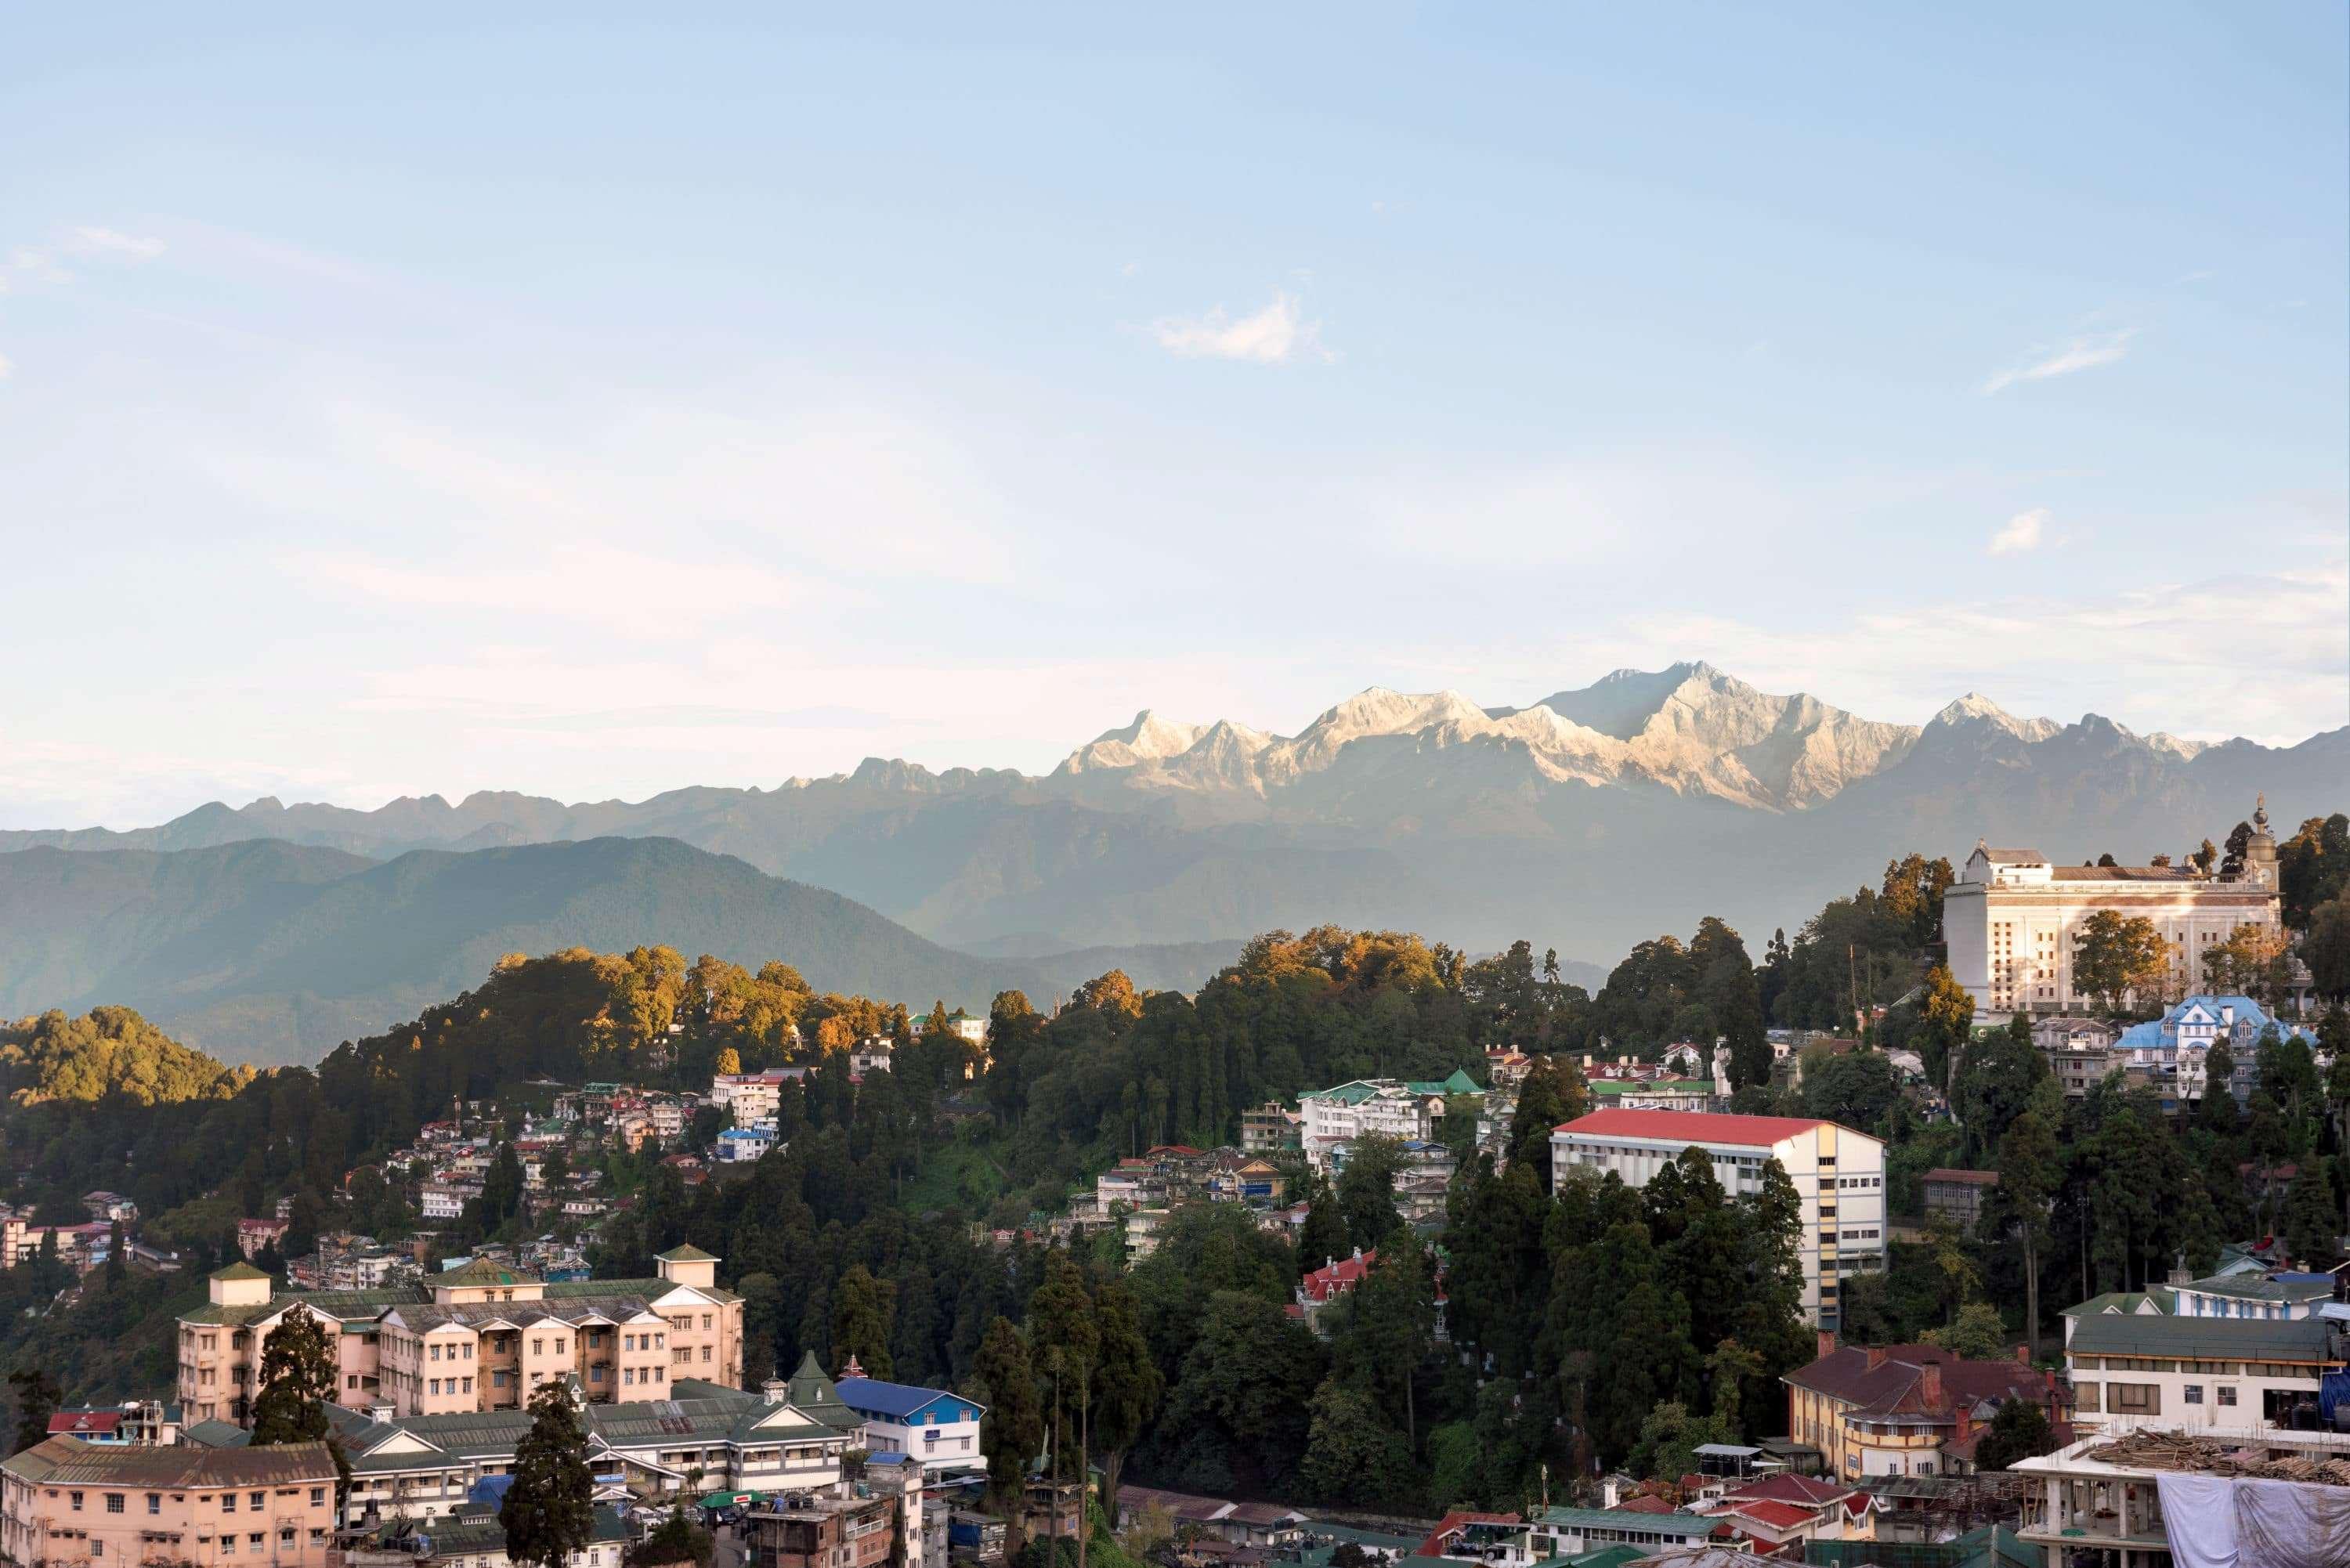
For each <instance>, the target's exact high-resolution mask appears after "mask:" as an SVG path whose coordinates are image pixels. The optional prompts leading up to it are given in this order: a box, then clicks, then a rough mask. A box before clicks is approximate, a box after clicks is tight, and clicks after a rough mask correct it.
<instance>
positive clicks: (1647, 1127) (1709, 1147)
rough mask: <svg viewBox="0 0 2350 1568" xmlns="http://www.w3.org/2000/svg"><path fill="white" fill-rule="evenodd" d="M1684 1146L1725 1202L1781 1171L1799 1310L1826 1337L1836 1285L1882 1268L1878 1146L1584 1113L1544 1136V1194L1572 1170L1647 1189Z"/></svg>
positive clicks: (1797, 1125)
mask: <svg viewBox="0 0 2350 1568" xmlns="http://www.w3.org/2000/svg"><path fill="white" fill-rule="evenodd" d="M1550 1147H1551V1176H1552V1186H1553V1189H1554V1190H1555V1189H1556V1186H1557V1183H1558V1182H1560V1181H1562V1180H1565V1179H1569V1178H1568V1172H1570V1171H1572V1170H1574V1169H1575V1168H1583V1169H1586V1170H1589V1171H1592V1172H1593V1173H1595V1174H1597V1175H1603V1176H1604V1175H1606V1174H1607V1173H1608V1172H1610V1171H1613V1172H1614V1173H1615V1174H1616V1175H1617V1177H1619V1178H1621V1179H1622V1180H1623V1182H1624V1185H1625V1186H1627V1187H1633V1188H1640V1187H1646V1186H1647V1185H1648V1181H1649V1179H1651V1178H1652V1177H1654V1176H1655V1175H1656V1174H1657V1172H1659V1170H1662V1169H1663V1168H1665V1167H1666V1166H1667V1165H1669V1164H1670V1163H1671V1162H1673V1161H1674V1160H1676V1159H1678V1158H1680V1155H1681V1151H1682V1150H1684V1149H1687V1148H1690V1147H1696V1148H1699V1149H1701V1150H1703V1151H1704V1153H1705V1155H1706V1158H1707V1159H1708V1160H1709V1161H1711V1164H1712V1167H1713V1174H1714V1176H1715V1178H1716V1179H1719V1180H1720V1181H1721V1186H1722V1189H1723V1190H1724V1191H1726V1192H1728V1193H1729V1194H1730V1196H1731V1197H1732V1198H1743V1197H1750V1196H1752V1195H1753V1194H1755V1193H1758V1192H1760V1191H1761V1190H1762V1189H1763V1172H1764V1169H1765V1168H1766V1167H1767V1166H1768V1165H1769V1163H1770V1162H1771V1161H1772V1160H1774V1159H1775V1160H1777V1161H1778V1162H1779V1165H1780V1168H1782V1169H1783V1170H1784V1171H1786V1173H1787V1178H1788V1179H1789V1180H1790V1181H1792V1182H1793V1183H1794V1188H1795V1195H1796V1197H1797V1198H1798V1199H1801V1200H1802V1202H1803V1206H1804V1208H1803V1215H1804V1218H1803V1241H1802V1244H1801V1245H1802V1255H1803V1264H1804V1312H1805V1313H1807V1314H1810V1316H1811V1318H1812V1321H1813V1323H1814V1324H1816V1325H1817V1326H1819V1327H1821V1328H1825V1329H1834V1328H1835V1326H1836V1325H1837V1324H1838V1322H1839V1320H1840V1319H1841V1317H1842V1308H1841V1307H1840V1305H1839V1304H1838V1303H1839V1301H1840V1298H1841V1295H1842V1289H1841V1286H1842V1282H1843V1280H1844V1279H1845V1278H1846V1276H1847V1275H1850V1274H1854V1273H1873V1272H1882V1271H1883V1270H1884V1268H1885V1232H1886V1220H1885V1145H1884V1144H1883V1143H1882V1142H1880V1141H1878V1140H1877V1139H1876V1138H1873V1137H1869V1136H1868V1135H1867V1134H1866V1133H1859V1132H1855V1131H1853V1130H1852V1129H1851V1128H1850V1127H1840V1126H1838V1125H1837V1124H1836V1123H1835V1122H1830V1121H1822V1120H1820V1119H1819V1118H1817V1117H1815V1116H1708V1115H1702V1114H1699V1113H1693V1112H1686V1111H1634V1110H1605V1111H1593V1112H1591V1113H1590V1114H1589V1115H1587V1116H1577V1117H1576V1118H1575V1120H1573V1121H1571V1122H1568V1123H1566V1124H1565V1125H1564V1126H1562V1127H1558V1128H1557V1129H1556V1130H1555V1131H1554V1132H1553V1133H1552V1134H1551V1137H1550Z"/></svg>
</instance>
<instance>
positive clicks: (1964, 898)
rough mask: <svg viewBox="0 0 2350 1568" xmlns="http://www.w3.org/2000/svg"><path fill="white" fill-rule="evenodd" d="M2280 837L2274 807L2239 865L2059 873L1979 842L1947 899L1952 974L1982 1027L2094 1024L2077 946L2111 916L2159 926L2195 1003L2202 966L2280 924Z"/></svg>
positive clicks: (2257, 820) (2038, 859)
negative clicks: (2027, 1018) (2040, 1016)
mask: <svg viewBox="0 0 2350 1568" xmlns="http://www.w3.org/2000/svg"><path fill="white" fill-rule="evenodd" d="M2280 909H2281V902H2280V898H2279V894H2278V887H2277V845H2276V836H2275V835H2274V834H2273V833H2272V832H2270V831H2269V813H2268V800H2267V797H2266V796H2262V798H2261V800H2260V802H2259V804H2258V805H2257V806H2256V807H2255V808H2254V810H2253V812H2252V820H2251V837H2250V838H2249V839H2248V840H2247V842H2246V843H2245V846H2244V849H2243V853H2242V856H2241V864H2238V865H2234V866H2232V867H2229V868H2225V869H2221V868H2219V867H2215V868H2213V869H2212V870H2210V871H2204V870H2200V869H2199V868H2197V867H2194V866H2191V865H2190V866H2059V865H2057V864H2055V863H2054V862H2053V861H2051V860H2050V859H2049V858H2048V857H2046V856H2045V855H2043V854H2042V853H2041V852H2040V851H2039V850H2037V849H1994V848H1992V847H1991V846H1989V845H1988V844H1985V843H1983V842H1981V841H1980V840H1978V841H1977V842H1976V845H1975V849H1974V853H1973V854H1972V855H1970V856H1969V857H1967V863H1966V865H1965V867H1963V868H1962V869H1961V870H1960V872H1959V877H1958V880H1957V881H1955V882H1953V883H1952V884H1951V885H1950V890H1949V891H1948V892H1947V893H1946V894H1945V895H1944V896H1943V899H1942V934H1943V937H1944V939H1945V940H1946V941H1947V942H1948V943H1949V947H1950V972H1951V974H1952V975H1953V976H1955V977H1956V978H1957V980H1958V981H1959V983H1960V985H1963V986H1965V987H1966V989H1967V993H1968V994H1969V995H1970V996H1972V997H1973V998H1974V1000H1975V1016H1976V1018H1977V1019H1978V1020H1979V1021H1981V1022H1985V1023H1995V1022H1999V1021H2002V1020H2004V1019H2006V1018H2009V1017H2012V1016H2013V1015H2014V1014H2016V1013H2018V1012H2025V1013H2057V1012H2085V1011H2087V1010H2088V1009H2089V1008H2090V1007H2092V1006H2093V1005H2095V1002H2096V999H2095V997H2093V996H2090V995H2089V994H2087V993H2086V992H2083V991H2081V990H2080V989H2078V988H2077V986H2076V985H2075V983H2074V975H2073V952H2074V940H2075V939H2076V938H2078V937H2079V935H2080V933H2081V928H2082V927H2083V926H2084V925H2085V924H2086V923H2087V921H2088V919H2089V917H2090V916H2092V915H2095V914H2097V913H2098V912H2100V911H2102V910H2112V911H2113V912H2114V913H2116V914H2118V915H2122V916H2124V917H2140V916H2142V917H2144V918H2145V919H2147V920H2149V921H2151V922H2152V923H2153V925H2154V929H2155V930H2156V932H2157V933H2158V935H2159V936H2160V937H2161V939H2162V941H2163V944H2164V946H2165V947H2166V948H2167V949H2168V950H2169V953H2170V978H2169V981H2168V987H2167V989H2168V994H2169V995H2170V996H2172V997H2177V996H2181V995H2184V994H2186V993H2187V992H2190V991H2193V990H2194V989H2196V987H2197V986H2198V985H2199V983H2200V982H2201V980H2202V976H2203V955H2204V953H2205V952H2206V951H2208V950H2210V948H2211V947H2212V946H2213V945H2214V944H2216V943H2219V942H2224V941H2226V940H2228V939H2229V937H2230V936H2231V935H2233V934H2234V933H2235V930H2236V929H2237V928H2238V927H2239V926H2247V925H2249V926H2266V927H2271V928H2274V927H2277V926H2279V925H2280V924H2281V923H2282V914H2281V913H2280Z"/></svg>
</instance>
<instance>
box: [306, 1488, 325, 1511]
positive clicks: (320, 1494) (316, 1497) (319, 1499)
mask: <svg viewBox="0 0 2350 1568" xmlns="http://www.w3.org/2000/svg"><path fill="white" fill-rule="evenodd" d="M325 1501H327V1489H326V1488H325V1487H322V1486H314V1487H312V1488H311V1489H310V1506H311V1507H312V1508H317V1507H318V1506H319V1505H321V1504H322V1503H324V1502H325Z"/></svg>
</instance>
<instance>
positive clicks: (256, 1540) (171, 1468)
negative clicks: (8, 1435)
mask: <svg viewBox="0 0 2350 1568" xmlns="http://www.w3.org/2000/svg"><path fill="white" fill-rule="evenodd" d="M335 1522H336V1521H335V1460H334V1456H333V1455H332V1454H330V1453H329V1452H328V1449H327V1445H326V1444H324V1443H289V1444H286V1445H285V1446H284V1447H280V1448H274V1449H250V1448H246V1449H208V1448H203V1447H200V1446H195V1445H189V1444H178V1443H174V1444H172V1445H170V1446H168V1447H161V1448H147V1447H136V1448H132V1447H125V1448H113V1447H109V1446H106V1445H103V1444H97V1443H85V1442H83V1441H81V1440H80V1439H79V1438H49V1439H48V1440H47V1441H46V1442H41V1443H36V1444H34V1445H33V1446H32V1447H31V1448H29V1449H26V1450H25V1451H24V1452H23V1453H21V1454H18V1455H16V1457H15V1458H14V1459H8V1460H6V1461H5V1462H0V1558H5V1560H6V1561H8V1562H9V1563H24V1564H32V1563H47V1564H51V1565H52V1568H56V1565H58V1564H66V1563H74V1564H82V1563H87V1564H89V1565H91V1568H113V1565H120V1568H136V1565H138V1564H142V1563H173V1564H201V1565H202V1568H213V1565H214V1564H232V1565H234V1568H329V1565H330V1564H331V1563H333V1562H334V1560H335V1550H334V1546H335V1539H334V1532H335Z"/></svg>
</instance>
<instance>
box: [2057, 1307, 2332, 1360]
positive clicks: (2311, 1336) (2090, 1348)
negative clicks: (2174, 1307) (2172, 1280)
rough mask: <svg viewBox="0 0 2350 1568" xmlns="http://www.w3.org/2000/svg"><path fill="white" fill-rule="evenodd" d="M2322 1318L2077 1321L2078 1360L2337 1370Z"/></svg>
mask: <svg viewBox="0 0 2350 1568" xmlns="http://www.w3.org/2000/svg"><path fill="white" fill-rule="evenodd" d="M2330 1334H2331V1329H2330V1327H2329V1325H2328V1324H2326V1323H2325V1322H2324V1320H2322V1319H2319V1318H2282V1319H2277V1320H2274V1321H2272V1320H2269V1319H2265V1318H2250V1317H2156V1316H2153V1315H2150V1314H2147V1315H2139V1314H2123V1313H2101V1314H2094V1315H2091V1316H2088V1317H2078V1318H2074V1320H2073V1343H2072V1344H2071V1345H2068V1346H2066V1347H2065V1348H2066V1353H2067V1354H2068V1355H2168V1356H2176V1357H2179V1358H2182V1359H2186V1360H2191V1361H2304V1362H2311V1363H2322V1364H2324V1365H2327V1366H2337V1365H2339V1364H2340V1363H2341V1361H2342V1357H2341V1356H2340V1355H2337V1354H2335V1353H2334V1352H2333V1351H2332V1350H2330V1349H2329V1348H2328V1343H2327V1342H2328V1339H2329V1337H2330Z"/></svg>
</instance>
